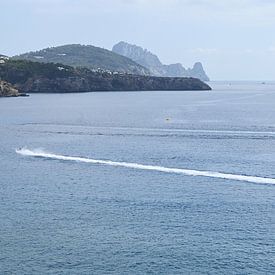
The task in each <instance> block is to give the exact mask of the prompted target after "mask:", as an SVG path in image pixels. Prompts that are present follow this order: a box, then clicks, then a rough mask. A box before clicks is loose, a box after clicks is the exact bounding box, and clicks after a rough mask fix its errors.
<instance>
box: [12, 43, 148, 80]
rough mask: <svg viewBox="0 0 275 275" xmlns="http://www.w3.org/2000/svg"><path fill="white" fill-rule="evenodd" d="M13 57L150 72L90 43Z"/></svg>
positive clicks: (123, 57) (125, 70) (129, 71)
mask: <svg viewBox="0 0 275 275" xmlns="http://www.w3.org/2000/svg"><path fill="white" fill-rule="evenodd" d="M13 59H18V60H29V61H33V62H41V63H61V64H64V65H68V66H72V67H85V68H88V69H90V70H98V69H101V70H109V71H113V72H121V73H129V74H139V75H149V74H150V72H149V70H148V69H146V68H144V67H143V66H141V65H140V64H137V63H136V62H134V61H133V60H131V59H129V58H127V57H125V56H121V55H119V54H116V53H114V52H112V51H109V50H106V49H102V48H99V47H94V46H91V45H88V46H85V45H79V44H72V45H64V46H59V47H52V48H47V49H43V50H40V51H36V52H29V53H25V54H21V55H18V56H14V57H13Z"/></svg>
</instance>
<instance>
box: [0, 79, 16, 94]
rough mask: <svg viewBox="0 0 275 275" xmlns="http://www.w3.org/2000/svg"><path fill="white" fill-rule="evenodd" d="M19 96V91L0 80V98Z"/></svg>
mask: <svg viewBox="0 0 275 275" xmlns="http://www.w3.org/2000/svg"><path fill="white" fill-rule="evenodd" d="M3 96H5V97H10V96H20V93H19V91H18V90H17V89H16V88H15V87H13V86H12V85H11V84H10V83H8V82H6V81H3V80H0V97H3Z"/></svg>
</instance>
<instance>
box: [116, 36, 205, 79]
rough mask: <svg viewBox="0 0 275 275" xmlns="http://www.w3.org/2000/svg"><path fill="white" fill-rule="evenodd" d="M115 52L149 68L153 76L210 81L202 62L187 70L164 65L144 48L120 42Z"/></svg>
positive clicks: (179, 66) (177, 65) (176, 66)
mask: <svg viewBox="0 0 275 275" xmlns="http://www.w3.org/2000/svg"><path fill="white" fill-rule="evenodd" d="M112 50H113V52H115V53H117V54H120V55H123V56H125V57H128V58H131V59H132V60H134V61H135V62H136V63H138V64H140V65H142V66H144V67H146V68H148V69H149V70H150V72H151V74H152V75H155V76H165V77H194V78H199V79H200V80H202V81H209V77H208V76H207V75H206V73H205V71H204V69H203V66H202V64H201V63H200V62H197V63H195V65H194V66H193V68H188V69H185V68H184V67H183V66H182V64H180V63H176V64H170V65H164V64H162V63H161V61H160V60H159V58H158V56H157V55H155V54H153V53H151V52H150V51H148V50H146V49H143V48H142V47H139V46H136V45H132V44H128V43H126V42H123V41H121V42H119V43H118V44H116V45H114V47H113V49H112Z"/></svg>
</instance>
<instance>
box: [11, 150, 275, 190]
mask: <svg viewBox="0 0 275 275" xmlns="http://www.w3.org/2000/svg"><path fill="white" fill-rule="evenodd" d="M16 153H17V154H20V155H23V156H30V157H41V158H48V159H55V160H63V161H76V162H84V163H92V164H102V165H110V166H117V167H125V168H131V169H140V170H150V171H158V172H164V173H175V174H182V175H187V176H200V177H210V178H219V179H227V180H237V181H245V182H251V183H258V184H272V185H275V179H273V178H264V177H254V176H245V175H236V174H226V173H220V172H212V171H199V170H190V169H181V168H168V167H162V166H154V165H143V164H138V163H128V162H116V161H110V160H97V159H90V158H84V157H71V156H63V155H56V154H53V153H47V152H45V151H43V150H39V149H37V150H30V149H26V148H21V149H18V150H16Z"/></svg>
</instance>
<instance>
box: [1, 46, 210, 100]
mask: <svg viewBox="0 0 275 275" xmlns="http://www.w3.org/2000/svg"><path fill="white" fill-rule="evenodd" d="M0 81H1V86H0V87H1V90H0V96H19V95H24V94H26V93H68V92H94V91H153V90H167V91H172V90H176V91H186V90H211V88H210V87H209V86H208V85H207V84H205V83H204V82H203V81H201V80H200V79H198V78H193V77H157V76H155V75H152V72H151V71H150V70H149V69H148V68H146V67H144V66H142V65H140V64H138V63H136V62H135V61H133V60H131V59H130V58H128V57H124V56H122V55H119V54H117V53H114V52H112V51H108V50H105V49H102V48H98V47H94V46H85V45H78V44H73V45H65V46H60V47H53V48H47V49H44V50H40V51H37V52H30V53H25V54H22V55H18V56H13V57H7V56H4V55H0ZM16 91H17V92H16Z"/></svg>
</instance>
